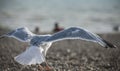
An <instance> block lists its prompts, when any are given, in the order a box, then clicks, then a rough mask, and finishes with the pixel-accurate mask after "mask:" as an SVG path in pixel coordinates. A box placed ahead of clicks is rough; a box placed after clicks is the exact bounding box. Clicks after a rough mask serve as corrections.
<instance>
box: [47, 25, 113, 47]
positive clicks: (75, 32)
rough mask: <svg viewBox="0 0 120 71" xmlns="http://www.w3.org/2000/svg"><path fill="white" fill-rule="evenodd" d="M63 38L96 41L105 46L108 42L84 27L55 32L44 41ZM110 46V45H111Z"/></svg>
mask: <svg viewBox="0 0 120 71" xmlns="http://www.w3.org/2000/svg"><path fill="white" fill-rule="evenodd" d="M65 39H82V40H86V41H92V42H97V43H99V44H100V45H102V46H104V47H106V46H107V45H108V44H107V43H106V42H107V41H106V42H105V40H103V39H102V38H101V37H99V36H98V35H96V34H93V33H91V32H89V31H87V30H85V29H82V28H77V27H71V28H68V29H66V30H63V31H60V32H58V33H55V34H54V35H52V36H51V37H49V38H47V39H46V41H45V42H55V41H60V40H65ZM111 47H112V46H111Z"/></svg>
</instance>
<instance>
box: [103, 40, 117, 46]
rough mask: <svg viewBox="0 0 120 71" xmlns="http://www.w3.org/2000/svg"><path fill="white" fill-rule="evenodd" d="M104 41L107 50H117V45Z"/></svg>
mask: <svg viewBox="0 0 120 71" xmlns="http://www.w3.org/2000/svg"><path fill="white" fill-rule="evenodd" d="M103 41H104V42H105V43H106V46H105V48H117V46H116V45H113V44H112V43H110V42H108V41H106V40H103Z"/></svg>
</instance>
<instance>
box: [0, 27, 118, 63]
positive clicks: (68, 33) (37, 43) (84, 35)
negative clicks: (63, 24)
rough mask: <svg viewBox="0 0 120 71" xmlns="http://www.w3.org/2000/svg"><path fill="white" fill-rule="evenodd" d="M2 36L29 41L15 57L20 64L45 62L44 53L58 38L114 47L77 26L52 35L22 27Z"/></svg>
mask: <svg viewBox="0 0 120 71" xmlns="http://www.w3.org/2000/svg"><path fill="white" fill-rule="evenodd" d="M3 36H7V37H13V38H16V39H18V40H20V41H23V42H30V47H29V48H28V49H26V51H25V52H23V53H21V54H19V55H18V56H16V57H15V60H16V61H17V62H18V63H20V64H22V65H31V64H41V63H42V62H45V55H46V52H47V50H48V49H49V47H50V46H51V45H52V43H53V42H56V41H60V40H66V39H82V40H86V41H92V42H96V43H99V44H100V45H102V46H103V47H111V48H113V47H116V46H115V45H112V44H111V43H109V42H107V41H106V40H104V39H102V38H101V37H99V36H98V35H96V34H93V33H91V32H89V31H87V30H85V29H82V28H77V27H71V28H68V29H66V30H63V31H60V32H58V33H55V34H53V35H36V34H33V33H31V32H30V31H29V30H28V29H27V28H25V27H24V28H18V29H16V30H14V31H12V32H10V33H8V34H5V35H3ZM3 36H1V37H3Z"/></svg>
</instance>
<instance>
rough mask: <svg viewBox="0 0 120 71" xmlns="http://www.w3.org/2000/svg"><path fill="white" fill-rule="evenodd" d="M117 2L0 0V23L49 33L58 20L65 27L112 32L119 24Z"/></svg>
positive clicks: (119, 2) (119, 6) (94, 0)
mask: <svg viewBox="0 0 120 71" xmlns="http://www.w3.org/2000/svg"><path fill="white" fill-rule="evenodd" d="M119 4H120V0H0V24H1V25H4V26H8V27H10V28H13V29H14V28H18V27H24V26H26V27H28V28H29V29H30V30H34V28H35V27H36V26H38V27H39V28H40V31H42V32H46V31H47V32H50V31H52V29H53V27H54V23H55V22H58V23H59V25H60V26H61V27H64V28H68V27H73V26H77V27H83V28H85V29H87V30H90V31H92V32H112V31H113V27H114V26H116V25H120V5H119Z"/></svg>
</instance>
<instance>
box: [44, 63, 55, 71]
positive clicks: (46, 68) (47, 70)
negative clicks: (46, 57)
mask: <svg viewBox="0 0 120 71" xmlns="http://www.w3.org/2000/svg"><path fill="white" fill-rule="evenodd" d="M44 69H45V70H46V71H51V70H53V68H52V67H50V66H49V65H48V63H47V62H44Z"/></svg>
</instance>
